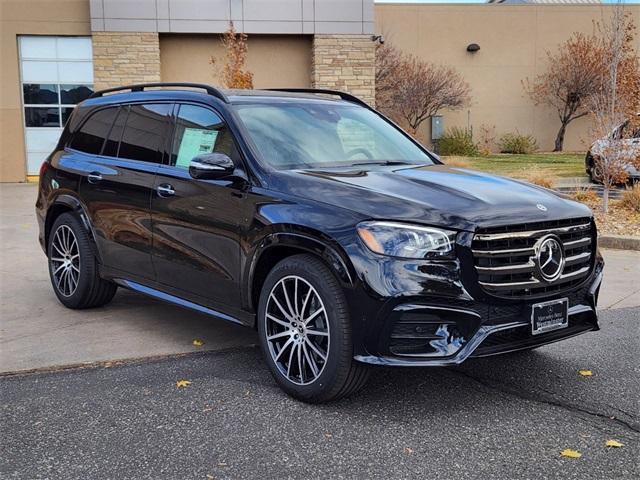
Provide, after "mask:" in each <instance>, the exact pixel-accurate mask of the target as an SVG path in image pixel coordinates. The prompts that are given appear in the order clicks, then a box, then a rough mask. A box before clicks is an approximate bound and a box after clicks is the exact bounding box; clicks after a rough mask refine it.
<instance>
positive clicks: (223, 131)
mask: <svg viewBox="0 0 640 480" xmlns="http://www.w3.org/2000/svg"><path fill="white" fill-rule="evenodd" d="M233 149H234V145H233V138H232V136H231V132H230V131H229V129H228V128H227V127H226V125H225V124H224V122H223V121H222V119H221V118H220V117H219V116H218V115H217V114H216V113H215V112H213V111H212V110H209V109H208V108H205V107H199V106H197V105H180V110H179V111H178V115H177V118H176V131H175V134H174V138H173V149H172V150H173V151H172V152H171V161H170V164H171V165H173V166H176V167H182V168H189V163H190V162H191V159H192V158H193V157H195V156H197V155H200V154H202V153H224V154H226V155H228V156H229V157H231V158H233Z"/></svg>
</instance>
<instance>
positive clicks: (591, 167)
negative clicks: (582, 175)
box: [584, 114, 640, 183]
mask: <svg viewBox="0 0 640 480" xmlns="http://www.w3.org/2000/svg"><path fill="white" fill-rule="evenodd" d="M639 115H640V114H639ZM628 128H630V126H629V121H628V120H627V121H626V122H624V123H623V124H622V125H620V126H619V127H618V128H616V129H615V130H614V131H613V132H611V133H610V134H609V135H608V136H607V137H606V138H603V139H600V140H596V141H595V142H594V143H593V145H591V148H590V149H589V151H588V152H587V156H586V157H585V159H584V165H585V169H586V171H587V175H589V179H590V180H591V181H592V182H593V183H600V182H601V181H602V180H601V178H600V176H599V175H598V171H597V168H596V167H595V158H597V157H598V155H599V154H600V153H601V152H602V151H603V150H604V149H605V148H607V147H608V146H609V145H612V144H613V143H614V142H621V143H622V145H623V146H622V150H623V153H624V155H625V157H628V158H629V163H628V164H627V165H626V166H625V170H626V171H627V174H628V177H627V181H628V182H629V183H635V182H640V169H638V168H637V167H636V166H635V165H633V162H632V159H634V158H640V127H638V128H636V130H635V131H634V132H633V133H632V134H631V135H627V130H626V129H628ZM623 137H624V138H623Z"/></svg>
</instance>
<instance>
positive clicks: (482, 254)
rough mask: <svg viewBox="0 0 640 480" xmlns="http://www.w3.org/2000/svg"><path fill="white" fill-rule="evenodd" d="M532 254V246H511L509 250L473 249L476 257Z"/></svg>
mask: <svg viewBox="0 0 640 480" xmlns="http://www.w3.org/2000/svg"><path fill="white" fill-rule="evenodd" d="M527 253H531V254H533V247H530V248H512V249H510V250H473V254H474V255H475V256H476V257H511V256H513V255H514V254H520V255H526V254H527Z"/></svg>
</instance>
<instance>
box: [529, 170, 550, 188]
mask: <svg viewBox="0 0 640 480" xmlns="http://www.w3.org/2000/svg"><path fill="white" fill-rule="evenodd" d="M525 178H526V180H527V182H529V183H533V184H534V185H538V186H539V187H544V188H553V186H554V184H555V178H554V177H552V176H550V175H549V172H545V171H544V170H531V171H529V172H528V173H527V175H526V177H525Z"/></svg>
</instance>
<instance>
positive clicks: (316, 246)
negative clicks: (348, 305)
mask: <svg viewBox="0 0 640 480" xmlns="http://www.w3.org/2000/svg"><path fill="white" fill-rule="evenodd" d="M332 243H335V242H332V241H330V240H329V239H320V238H317V237H316V236H312V235H310V234H306V233H299V232H274V233H270V234H269V235H267V236H266V237H264V238H263V239H262V240H261V241H260V243H259V244H258V246H257V247H256V248H255V253H254V255H253V256H252V258H251V261H250V262H249V265H248V272H247V276H246V278H247V280H248V281H247V282H246V283H245V285H246V286H247V287H246V288H247V290H246V292H245V303H246V305H247V306H248V307H249V308H250V309H255V308H256V307H257V306H256V305H254V304H253V298H254V293H255V292H254V291H253V284H254V281H255V275H256V267H257V266H258V264H259V263H260V260H261V258H262V257H263V255H264V254H265V253H266V252H268V251H269V250H270V249H273V248H277V247H292V248H295V249H298V250H302V251H306V252H309V253H313V254H315V255H317V256H319V257H320V258H321V259H322V260H323V261H324V262H325V263H326V265H327V266H328V267H329V269H330V270H331V271H332V272H333V273H334V274H335V275H336V277H338V279H339V280H340V282H341V283H342V284H343V286H345V287H352V286H353V285H354V283H355V281H356V279H357V275H356V273H355V269H354V267H353V265H352V263H351V261H350V260H349V257H348V256H347V254H346V253H344V252H342V251H341V249H340V247H339V245H337V244H336V245H332Z"/></svg>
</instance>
